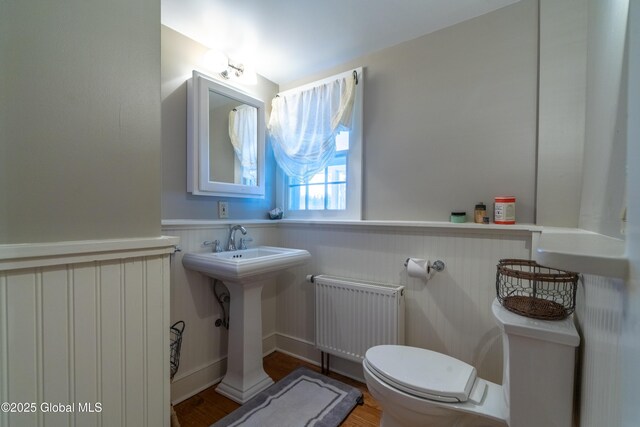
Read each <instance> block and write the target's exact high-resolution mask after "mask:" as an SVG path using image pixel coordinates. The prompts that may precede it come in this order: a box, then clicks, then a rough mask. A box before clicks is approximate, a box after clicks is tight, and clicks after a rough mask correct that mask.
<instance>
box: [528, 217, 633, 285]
mask: <svg viewBox="0 0 640 427" xmlns="http://www.w3.org/2000/svg"><path fill="white" fill-rule="evenodd" d="M533 257H534V259H535V260H536V261H538V262H539V263H540V264H542V265H545V266H548V267H554V268H559V269H562V270H569V271H575V272H577V273H582V274H593V275H596V276H604V277H613V278H619V279H626V277H627V274H628V271H629V263H628V258H627V256H626V253H625V241H624V240H621V239H614V238H612V237H609V236H604V235H602V234H597V233H592V232H589V231H585V230H578V229H557V230H554V229H548V228H544V229H543V230H542V233H541V235H540V238H539V241H538V247H537V249H536V250H535V252H534V254H533Z"/></svg>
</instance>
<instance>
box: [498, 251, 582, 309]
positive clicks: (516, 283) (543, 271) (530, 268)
mask: <svg viewBox="0 0 640 427" xmlns="http://www.w3.org/2000/svg"><path fill="white" fill-rule="evenodd" d="M577 287H578V273H573V272H570V271H563V270H558V269H555V268H550V267H544V266H542V265H539V264H538V263H536V262H535V261H531V260H526V259H501V260H500V261H499V263H498V265H497V272H496V294H497V297H498V301H500V303H501V304H502V305H503V306H504V307H505V308H506V309H508V310H510V311H512V312H514V313H517V314H520V315H522V316H527V317H533V318H535V319H542V320H561V319H564V318H566V317H567V316H569V315H570V314H571V313H573V311H574V310H575V307H576V289H577Z"/></svg>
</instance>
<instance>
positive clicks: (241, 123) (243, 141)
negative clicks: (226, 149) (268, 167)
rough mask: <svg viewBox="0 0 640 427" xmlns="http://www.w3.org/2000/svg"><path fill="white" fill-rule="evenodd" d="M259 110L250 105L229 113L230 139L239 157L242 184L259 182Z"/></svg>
mask: <svg viewBox="0 0 640 427" xmlns="http://www.w3.org/2000/svg"><path fill="white" fill-rule="evenodd" d="M257 123H258V110H257V108H255V107H252V106H250V105H244V104H243V105H240V106H238V107H236V108H234V109H233V110H231V112H229V138H230V139H231V144H232V145H233V150H234V151H235V153H236V156H237V157H238V161H239V162H240V168H241V176H242V183H243V184H245V185H256V183H257V182H258V180H257V174H258V151H257V150H258V140H257V135H258V132H257V129H256V126H257Z"/></svg>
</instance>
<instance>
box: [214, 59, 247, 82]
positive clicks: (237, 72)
mask: <svg viewBox="0 0 640 427" xmlns="http://www.w3.org/2000/svg"><path fill="white" fill-rule="evenodd" d="M243 74H244V65H242V64H234V63H233V62H231V60H229V63H228V65H227V69H226V70H223V71H221V72H220V75H221V76H222V78H223V79H225V80H229V79H231V78H238V79H239V78H241V77H242V75H243Z"/></svg>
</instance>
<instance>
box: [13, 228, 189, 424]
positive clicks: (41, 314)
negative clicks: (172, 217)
mask: <svg viewBox="0 0 640 427" xmlns="http://www.w3.org/2000/svg"><path fill="white" fill-rule="evenodd" d="M176 242H177V241H176V240H175V239H171V238H157V239H127V240H119V241H114V240H109V241H103V242H100V241H91V242H61V243H51V244H33V245H29V244H24V245H3V246H2V247H0V402H16V403H17V402H20V403H25V402H33V403H35V404H36V405H37V410H36V411H35V412H32V413H28V414H20V413H6V412H2V413H0V425H2V426H12V427H15V426H45V425H46V426H47V427H49V426H58V425H60V426H62V425H64V426H69V425H82V426H168V425H169V421H170V420H169V316H168V314H169V312H168V307H169V304H168V300H169V278H170V274H169V258H170V255H169V254H170V253H171V252H173V245H175V244H176ZM48 404H57V405H60V404H62V405H73V406H72V407H71V410H72V411H71V412H62V413H61V412H47V408H48V407H47V405H48ZM87 404H90V405H91V406H90V407H89V406H87ZM96 404H100V405H101V410H100V411H98V408H97V405H96ZM41 405H43V406H41ZM67 408H69V407H67ZM88 409H93V410H94V411H96V412H87V410H88ZM67 410H68V409H67ZM83 410H84V411H83Z"/></svg>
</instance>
